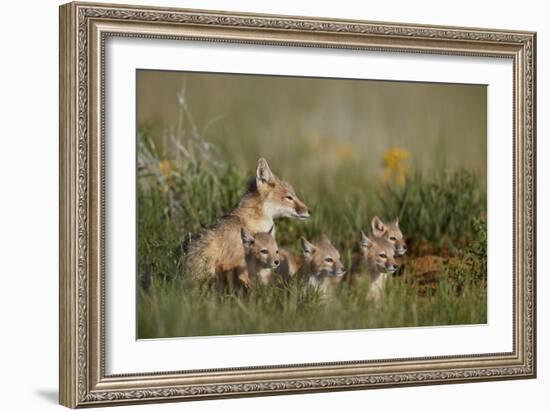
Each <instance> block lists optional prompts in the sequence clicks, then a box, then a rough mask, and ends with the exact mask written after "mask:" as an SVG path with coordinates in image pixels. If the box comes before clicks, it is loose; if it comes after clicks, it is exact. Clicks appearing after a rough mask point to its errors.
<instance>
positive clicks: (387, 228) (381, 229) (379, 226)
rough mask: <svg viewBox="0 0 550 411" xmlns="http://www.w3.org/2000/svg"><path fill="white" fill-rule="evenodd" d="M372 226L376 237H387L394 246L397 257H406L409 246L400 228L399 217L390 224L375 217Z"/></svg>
mask: <svg viewBox="0 0 550 411" xmlns="http://www.w3.org/2000/svg"><path fill="white" fill-rule="evenodd" d="M371 226H372V234H373V235H374V237H376V238H382V237H384V236H386V237H387V239H388V241H389V242H391V243H392V244H393V247H394V250H395V253H396V255H404V254H405V253H406V252H407V244H406V243H405V239H404V237H403V233H402V232H401V229H400V228H399V219H398V218H397V217H396V218H395V220H393V221H391V222H389V223H384V222H383V221H382V220H381V219H380V218H378V217H377V216H374V218H373V219H372V221H371Z"/></svg>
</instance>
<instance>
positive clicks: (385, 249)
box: [351, 231, 398, 301]
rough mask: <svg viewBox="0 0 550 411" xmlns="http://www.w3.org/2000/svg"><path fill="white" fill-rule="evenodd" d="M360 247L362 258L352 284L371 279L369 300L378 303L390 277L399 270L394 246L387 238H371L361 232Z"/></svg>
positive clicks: (353, 273)
mask: <svg viewBox="0 0 550 411" xmlns="http://www.w3.org/2000/svg"><path fill="white" fill-rule="evenodd" d="M359 246H360V249H361V257H360V260H359V262H358V263H357V264H355V265H354V267H353V269H352V275H351V284H352V285H353V284H357V283H359V282H361V281H363V280H365V279H369V281H370V289H369V293H368V296H367V298H368V299H371V300H374V301H378V300H379V299H380V297H381V296H382V292H383V290H384V285H385V283H386V281H387V279H388V277H389V276H390V275H391V274H393V273H394V272H395V271H396V270H397V268H398V266H397V263H396V261H395V249H394V245H393V243H391V242H390V241H389V240H387V239H386V238H385V237H374V238H369V237H367V236H366V235H365V233H363V232H362V231H361V235H360V240H359Z"/></svg>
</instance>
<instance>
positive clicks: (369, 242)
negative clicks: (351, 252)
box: [359, 231, 374, 250]
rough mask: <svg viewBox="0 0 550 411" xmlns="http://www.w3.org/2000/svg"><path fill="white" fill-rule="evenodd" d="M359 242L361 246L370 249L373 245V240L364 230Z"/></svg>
mask: <svg viewBox="0 0 550 411" xmlns="http://www.w3.org/2000/svg"><path fill="white" fill-rule="evenodd" d="M359 244H360V245H361V248H365V249H367V250H368V249H369V248H371V247H372V246H373V244H374V243H373V242H372V240H371V239H370V238H369V237H367V236H366V235H365V233H364V232H362V231H361V235H360V238H359Z"/></svg>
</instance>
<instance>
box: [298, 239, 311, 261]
mask: <svg viewBox="0 0 550 411" xmlns="http://www.w3.org/2000/svg"><path fill="white" fill-rule="evenodd" d="M300 242H301V243H302V253H303V254H304V257H305V258H311V256H312V255H313V253H314V252H315V246H314V245H313V244H311V243H310V242H309V241H307V240H306V239H305V238H304V237H302V238H300Z"/></svg>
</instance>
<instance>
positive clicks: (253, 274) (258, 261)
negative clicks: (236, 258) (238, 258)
mask: <svg viewBox="0 0 550 411" xmlns="http://www.w3.org/2000/svg"><path fill="white" fill-rule="evenodd" d="M274 232H275V229H274V227H271V229H270V230H269V231H268V232H267V233H256V234H251V233H249V232H248V230H247V229H246V228H244V227H243V228H241V239H242V242H243V247H244V259H245V262H246V271H247V275H246V276H245V278H246V277H248V279H249V281H251V282H253V283H259V284H263V285H266V284H269V283H271V281H272V280H273V270H274V269H276V268H277V267H279V265H280V263H281V259H280V257H279V248H278V247H277V243H276V242H275V238H274Z"/></svg>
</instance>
